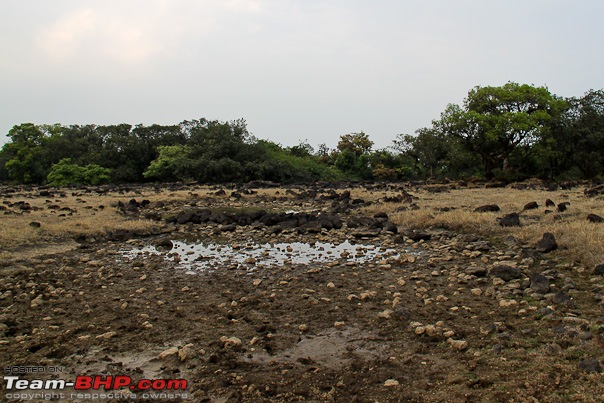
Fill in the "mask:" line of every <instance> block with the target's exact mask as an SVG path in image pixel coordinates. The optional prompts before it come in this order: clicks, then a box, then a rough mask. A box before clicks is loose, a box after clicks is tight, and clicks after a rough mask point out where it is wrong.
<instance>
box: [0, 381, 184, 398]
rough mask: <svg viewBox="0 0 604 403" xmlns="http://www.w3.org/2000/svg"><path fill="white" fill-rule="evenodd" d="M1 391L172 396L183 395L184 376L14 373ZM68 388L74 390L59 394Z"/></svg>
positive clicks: (68, 395) (38, 395)
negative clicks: (24, 376) (50, 376)
mask: <svg viewBox="0 0 604 403" xmlns="http://www.w3.org/2000/svg"><path fill="white" fill-rule="evenodd" d="M4 381H5V390H6V397H7V398H8V399H24V400H33V399H41V400H52V399H57V398H62V399H65V398H68V399H69V398H72V399H95V398H96V399H106V398H128V399H135V398H143V399H176V398H186V397H187V396H186V393H183V392H184V391H185V390H186V389H187V381H186V380H185V379H141V380H138V381H135V380H133V379H132V378H131V377H130V376H126V375H116V376H111V375H108V376H101V375H96V376H77V377H76V379H75V382H69V381H66V380H64V379H22V378H21V377H19V376H18V375H5V376H4ZM68 389H73V390H74V392H68V393H63V392H64V391H66V390H68Z"/></svg>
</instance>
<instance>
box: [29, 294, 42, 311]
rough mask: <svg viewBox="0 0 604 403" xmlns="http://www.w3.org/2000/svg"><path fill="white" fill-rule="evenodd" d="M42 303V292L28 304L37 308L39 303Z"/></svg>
mask: <svg viewBox="0 0 604 403" xmlns="http://www.w3.org/2000/svg"><path fill="white" fill-rule="evenodd" d="M43 303H44V300H43V299H42V294H40V295H38V296H37V297H36V298H34V299H33V300H32V301H31V302H30V304H29V305H30V306H31V307H32V308H37V307H39V306H40V305H42V304H43Z"/></svg>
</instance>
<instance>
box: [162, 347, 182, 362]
mask: <svg viewBox="0 0 604 403" xmlns="http://www.w3.org/2000/svg"><path fill="white" fill-rule="evenodd" d="M177 354H178V347H170V348H169V349H167V350H164V351H162V352H161V353H159V359H160V360H165V359H166V358H168V357H171V356H173V355H177Z"/></svg>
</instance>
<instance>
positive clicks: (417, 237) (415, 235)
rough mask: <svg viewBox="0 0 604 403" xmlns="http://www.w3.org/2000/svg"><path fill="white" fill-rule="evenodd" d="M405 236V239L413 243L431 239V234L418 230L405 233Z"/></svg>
mask: <svg viewBox="0 0 604 403" xmlns="http://www.w3.org/2000/svg"><path fill="white" fill-rule="evenodd" d="M405 235H406V236H407V238H411V239H412V240H413V242H419V241H429V240H430V239H432V234H429V233H427V232H423V231H418V230H412V231H407V232H405Z"/></svg>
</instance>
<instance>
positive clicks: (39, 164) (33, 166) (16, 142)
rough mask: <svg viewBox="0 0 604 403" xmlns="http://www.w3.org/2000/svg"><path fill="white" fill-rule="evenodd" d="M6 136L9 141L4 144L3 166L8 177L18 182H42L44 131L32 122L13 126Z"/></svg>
mask: <svg viewBox="0 0 604 403" xmlns="http://www.w3.org/2000/svg"><path fill="white" fill-rule="evenodd" d="M8 137H9V138H10V140H11V142H10V143H7V144H5V145H4V147H3V148H2V153H3V154H6V157H5V158H6V163H5V167H6V170H7V172H8V175H9V177H10V178H11V179H12V180H15V181H17V182H20V183H42V182H43V181H44V179H45V178H46V174H47V168H46V167H45V166H44V164H43V158H42V155H43V150H44V145H45V141H46V136H45V134H44V132H43V131H42V130H41V129H40V128H39V127H38V126H36V125H34V124H33V123H23V124H21V125H18V126H14V127H13V128H12V129H11V130H10V131H9V132H8Z"/></svg>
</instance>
